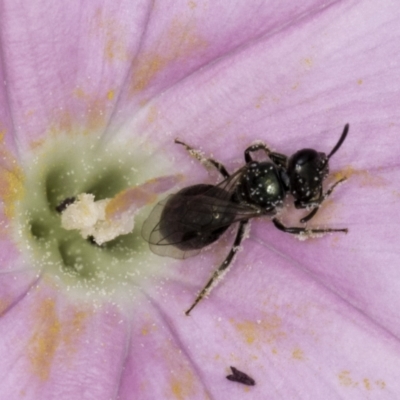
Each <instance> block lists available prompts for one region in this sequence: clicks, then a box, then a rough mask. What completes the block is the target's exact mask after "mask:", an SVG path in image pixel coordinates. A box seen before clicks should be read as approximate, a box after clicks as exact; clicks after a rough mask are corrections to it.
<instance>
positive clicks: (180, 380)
mask: <svg viewBox="0 0 400 400" xmlns="http://www.w3.org/2000/svg"><path fill="white" fill-rule="evenodd" d="M179 374H180V375H179V376H173V377H172V378H171V380H170V388H171V393H172V395H173V396H174V397H173V398H174V399H176V400H186V399H190V398H191V396H192V395H193V394H194V393H195V385H194V382H195V379H194V376H193V374H192V372H190V371H184V372H182V371H180V372H179Z"/></svg>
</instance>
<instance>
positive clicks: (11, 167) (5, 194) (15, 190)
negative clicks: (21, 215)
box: [0, 130, 25, 218]
mask: <svg viewBox="0 0 400 400" xmlns="http://www.w3.org/2000/svg"><path fill="white" fill-rule="evenodd" d="M5 133H6V132H5V130H2V131H0V158H1V159H2V161H3V165H4V166H2V167H0V199H1V201H2V203H3V205H4V213H5V215H6V217H7V218H12V217H13V216H14V214H15V205H16V203H17V202H18V201H19V200H21V199H22V197H23V196H24V186H23V184H24V179H25V176H24V174H23V172H22V169H21V168H20V167H19V166H18V165H17V162H16V160H15V159H14V157H13V156H12V155H11V153H10V152H9V151H8V150H7V148H6V147H5V145H4V136H5Z"/></svg>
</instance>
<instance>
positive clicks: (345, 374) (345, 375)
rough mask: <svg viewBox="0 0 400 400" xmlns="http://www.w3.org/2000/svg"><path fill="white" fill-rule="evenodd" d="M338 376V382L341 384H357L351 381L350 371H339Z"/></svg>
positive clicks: (348, 385)
mask: <svg viewBox="0 0 400 400" xmlns="http://www.w3.org/2000/svg"><path fill="white" fill-rule="evenodd" d="M338 377H339V382H340V384H341V385H342V386H347V387H350V386H357V384H356V383H355V382H354V381H353V379H352V378H351V376H350V371H347V370H344V371H341V372H340V373H339V375H338Z"/></svg>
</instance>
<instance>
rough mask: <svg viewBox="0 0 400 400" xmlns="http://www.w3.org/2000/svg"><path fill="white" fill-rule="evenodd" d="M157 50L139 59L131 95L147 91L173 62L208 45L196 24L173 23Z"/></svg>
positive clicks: (133, 75)
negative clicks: (198, 31)
mask: <svg viewBox="0 0 400 400" xmlns="http://www.w3.org/2000/svg"><path fill="white" fill-rule="evenodd" d="M155 43H156V44H157V50H154V51H151V50H149V51H147V52H145V53H144V54H142V55H140V56H139V57H138V61H137V63H136V65H135V66H134V68H133V73H132V78H131V85H130V86H131V89H130V93H131V95H134V94H135V93H136V92H138V91H142V90H144V89H146V88H147V87H148V86H149V84H150V83H151V81H152V80H153V79H154V78H155V77H156V76H157V75H158V74H159V73H160V72H161V71H162V70H164V69H165V68H166V66H168V65H169V64H170V63H172V62H177V61H179V62H182V61H183V60H184V59H185V58H186V57H189V56H191V55H192V54H194V53H196V52H199V51H200V50H203V49H205V48H206V47H207V46H208V43H207V42H206V41H205V40H204V39H203V38H202V37H201V36H200V35H199V34H198V33H197V32H196V28H195V26H194V24H193V23H192V24H190V23H187V22H185V23H183V22H180V21H179V19H175V20H174V21H172V23H171V24H170V26H169V27H168V28H167V29H166V30H165V32H162V33H161V36H160V40H159V41H155Z"/></svg>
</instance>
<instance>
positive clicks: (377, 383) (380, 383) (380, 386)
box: [375, 380, 386, 389]
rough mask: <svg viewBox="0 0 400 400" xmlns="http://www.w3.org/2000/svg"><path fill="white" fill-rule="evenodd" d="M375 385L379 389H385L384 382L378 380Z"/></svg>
mask: <svg viewBox="0 0 400 400" xmlns="http://www.w3.org/2000/svg"><path fill="white" fill-rule="evenodd" d="M375 384H376V386H377V387H378V388H379V389H385V388H386V382H384V381H381V380H378V381H375Z"/></svg>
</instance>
